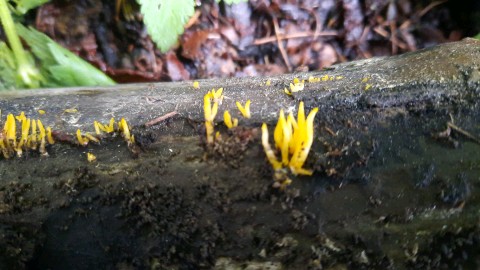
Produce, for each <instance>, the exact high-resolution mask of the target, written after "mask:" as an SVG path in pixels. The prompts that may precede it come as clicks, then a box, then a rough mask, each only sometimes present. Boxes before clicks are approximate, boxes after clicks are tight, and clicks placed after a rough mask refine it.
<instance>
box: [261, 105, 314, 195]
mask: <svg viewBox="0 0 480 270" xmlns="http://www.w3.org/2000/svg"><path fill="white" fill-rule="evenodd" d="M317 112H318V108H314V109H312V110H311V111H310V113H309V114H308V116H307V117H305V109H304V104H303V102H300V104H299V105H298V112H297V120H295V118H294V117H293V114H292V113H289V115H288V117H287V118H285V114H284V112H283V110H280V114H279V116H278V122H277V125H276V127H275V131H274V135H273V137H274V142H275V147H276V148H277V149H278V150H279V151H280V153H281V162H280V161H278V160H277V158H276V156H275V153H274V151H273V150H272V149H271V147H270V144H269V143H268V129H267V125H266V124H265V123H264V124H263V125H262V145H263V148H264V150H265V154H266V155H267V158H268V160H269V162H270V164H271V165H272V167H273V169H274V170H275V174H274V177H275V181H277V183H278V184H279V185H280V187H285V186H286V185H288V184H289V183H290V181H291V180H290V179H289V178H288V177H287V176H286V172H285V168H288V169H290V172H292V173H293V174H295V175H299V174H300V175H311V174H312V173H313V172H312V171H311V170H307V169H304V168H303V164H304V163H305V161H306V159H307V157H308V153H309V152H310V148H311V146H312V143H313V138H314V128H313V122H314V119H315V115H316V113H317Z"/></svg>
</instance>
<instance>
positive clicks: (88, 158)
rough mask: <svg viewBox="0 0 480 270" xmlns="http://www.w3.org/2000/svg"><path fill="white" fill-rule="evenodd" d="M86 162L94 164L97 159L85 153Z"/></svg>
mask: <svg viewBox="0 0 480 270" xmlns="http://www.w3.org/2000/svg"><path fill="white" fill-rule="evenodd" d="M87 160H88V162H94V161H96V160H97V157H96V156H95V155H94V154H92V153H87Z"/></svg>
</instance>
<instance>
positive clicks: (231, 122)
mask: <svg viewBox="0 0 480 270" xmlns="http://www.w3.org/2000/svg"><path fill="white" fill-rule="evenodd" d="M223 123H225V126H227V127H228V128H234V127H236V126H238V119H237V118H233V119H232V116H231V115H230V112H228V111H227V110H226V111H224V112H223Z"/></svg>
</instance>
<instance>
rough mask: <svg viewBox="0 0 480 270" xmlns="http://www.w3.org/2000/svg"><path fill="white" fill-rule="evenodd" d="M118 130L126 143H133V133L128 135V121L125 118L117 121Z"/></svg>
mask: <svg viewBox="0 0 480 270" xmlns="http://www.w3.org/2000/svg"><path fill="white" fill-rule="evenodd" d="M118 131H120V132H121V133H122V136H123V138H124V139H125V141H127V143H128V145H131V144H133V143H135V139H134V137H133V135H130V128H129V127H128V123H127V120H125V118H122V119H121V120H120V122H118Z"/></svg>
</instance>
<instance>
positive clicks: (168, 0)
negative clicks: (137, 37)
mask: <svg viewBox="0 0 480 270" xmlns="http://www.w3.org/2000/svg"><path fill="white" fill-rule="evenodd" d="M137 1H138V3H139V4H140V12H141V13H142V14H143V22H144V23H145V25H146V26H147V31H148V33H149V34H150V36H151V37H152V40H153V41H154V42H155V43H156V44H157V47H158V48H159V49H160V51H162V52H166V51H168V50H169V49H170V48H171V47H172V46H173V45H175V43H176V42H177V39H178V36H179V35H181V34H182V33H183V31H184V25H185V24H186V23H187V22H188V20H189V19H190V17H191V16H192V15H193V13H194V11H195V9H194V0H137Z"/></svg>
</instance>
